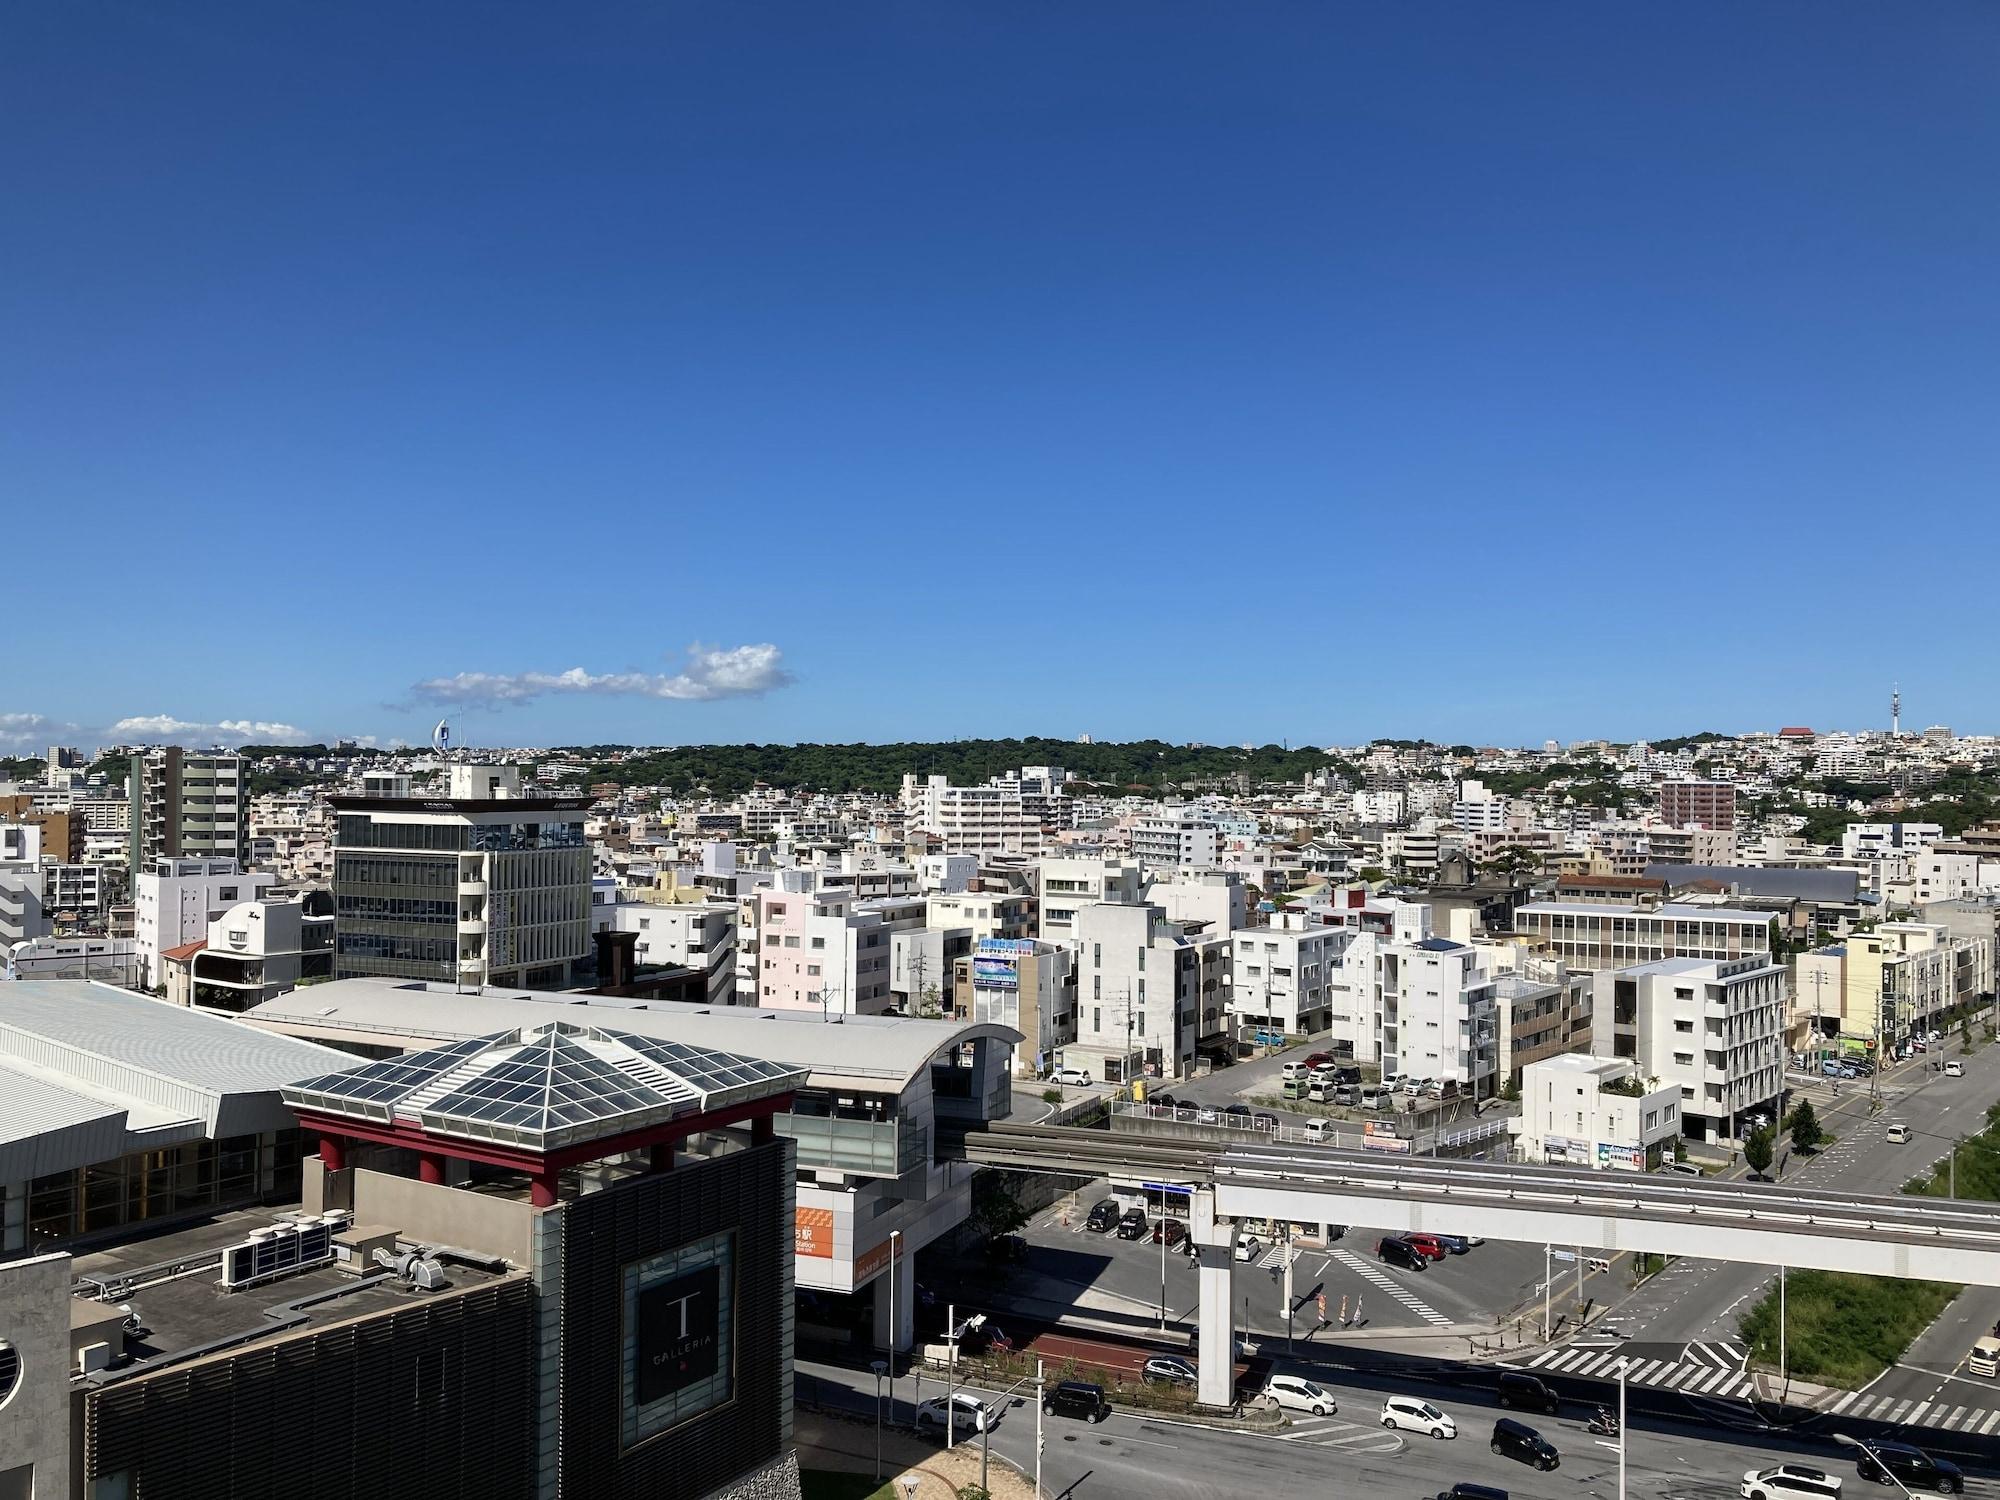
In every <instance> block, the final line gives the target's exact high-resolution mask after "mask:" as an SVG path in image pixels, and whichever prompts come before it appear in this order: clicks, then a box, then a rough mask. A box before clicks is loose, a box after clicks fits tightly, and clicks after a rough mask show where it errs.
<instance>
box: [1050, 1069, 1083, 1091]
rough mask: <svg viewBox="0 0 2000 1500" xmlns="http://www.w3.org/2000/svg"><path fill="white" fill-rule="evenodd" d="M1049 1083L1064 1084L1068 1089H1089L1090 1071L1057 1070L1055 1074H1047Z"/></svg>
mask: <svg viewBox="0 0 2000 1500" xmlns="http://www.w3.org/2000/svg"><path fill="white" fill-rule="evenodd" d="M1049 1082H1051V1083H1060V1084H1066V1085H1068V1086H1069V1087H1070V1088H1079V1089H1087V1088H1089V1087H1090V1069H1088V1068H1057V1069H1056V1070H1055V1072H1053V1073H1051V1074H1049Z"/></svg>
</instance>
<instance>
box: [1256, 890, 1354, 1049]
mask: <svg viewBox="0 0 2000 1500" xmlns="http://www.w3.org/2000/svg"><path fill="white" fill-rule="evenodd" d="M1229 940H1230V943H1231V945H1232V947H1233V949H1234V952H1233V953H1232V954H1231V956H1230V974H1229V1022H1230V1027H1231V1030H1232V1031H1233V1033H1234V1035H1235V1039H1236V1041H1237V1043H1238V1045H1239V1046H1250V1047H1255V1046H1257V1045H1258V1042H1259V1038H1260V1037H1268V1036H1270V1035H1272V1034H1274V1033H1276V1034H1282V1035H1283V1036H1286V1037H1302V1036H1306V1035H1309V1034H1314V1033H1318V1032H1322V1031H1326V1030H1328V1029H1329V1027H1330V1026H1331V1025H1332V1014H1333V994H1334V988H1333V983H1332V978H1333V966H1334V962H1335V960H1336V959H1337V958H1338V957H1339V956H1340V955H1341V954H1342V953H1343V952H1344V951H1345V950H1346V948H1347V945H1348V942H1349V935H1348V934H1346V933H1343V932H1340V931H1338V930H1336V929H1334V928H1331V927H1325V926H1321V925H1318V924H1308V923H1307V921H1306V920H1305V919H1304V918H1303V917H1300V916H1297V915H1293V914H1289V913H1287V914H1284V915H1283V916H1282V917H1281V924H1280V925H1276V926H1271V927H1249V928H1243V929H1240V930H1237V931H1233V932H1231V933H1230V935H1229Z"/></svg>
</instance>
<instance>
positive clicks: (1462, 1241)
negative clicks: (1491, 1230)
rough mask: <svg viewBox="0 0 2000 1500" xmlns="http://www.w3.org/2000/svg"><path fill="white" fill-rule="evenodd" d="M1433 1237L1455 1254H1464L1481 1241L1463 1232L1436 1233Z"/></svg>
mask: <svg viewBox="0 0 2000 1500" xmlns="http://www.w3.org/2000/svg"><path fill="white" fill-rule="evenodd" d="M1431 1238H1432V1239H1434V1240H1436V1241H1437V1242H1438V1243H1439V1244H1440V1245H1442V1246H1444V1247H1445V1249H1447V1250H1449V1251H1450V1252H1451V1253H1452V1254H1453V1255H1463V1254H1465V1252H1466V1251H1468V1250H1470V1249H1471V1248H1472V1247H1473V1246H1474V1245H1476V1244H1478V1243H1479V1241H1477V1240H1476V1239H1473V1238H1472V1237H1471V1236H1470V1235H1463V1234H1434V1235H1432V1236H1431Z"/></svg>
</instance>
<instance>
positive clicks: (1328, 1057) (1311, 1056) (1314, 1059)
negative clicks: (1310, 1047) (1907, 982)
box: [1306, 1052, 1334, 1068]
mask: <svg viewBox="0 0 2000 1500" xmlns="http://www.w3.org/2000/svg"><path fill="white" fill-rule="evenodd" d="M1333 1060H1334V1058H1333V1054H1332V1053H1331V1052H1309V1053H1307V1054H1306V1066H1307V1067H1309V1068H1317V1067H1318V1066H1319V1065H1320V1064H1321V1063H1330V1062H1332V1061H1333Z"/></svg>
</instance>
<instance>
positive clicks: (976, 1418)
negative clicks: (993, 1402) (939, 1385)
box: [917, 1391, 993, 1432]
mask: <svg viewBox="0 0 2000 1500" xmlns="http://www.w3.org/2000/svg"><path fill="white" fill-rule="evenodd" d="M947 1406H951V1407H955V1408H957V1412H956V1415H955V1418H954V1420H953V1424H952V1425H953V1426H954V1427H955V1428H956V1429H957V1430H958V1431H960V1432H984V1431H985V1430H986V1424H987V1422H988V1421H990V1420H991V1419H992V1415H993V1408H992V1407H990V1406H988V1405H987V1404H986V1403H985V1402H984V1401H982V1400H980V1399H979V1397H977V1396H975V1395H973V1394H972V1393H971V1392H970V1391H959V1392H958V1393H957V1394H956V1395H954V1396H953V1397H952V1398H951V1399H950V1401H949V1402H947V1401H946V1400H945V1398H944V1397H943V1396H933V1397H932V1398H931V1399H930V1400H928V1401H925V1402H922V1403H921V1404H919V1405H918V1407H917V1430H918V1431H919V1432H921V1431H923V1429H924V1428H926V1427H935V1428H936V1429H937V1430H938V1431H939V1432H943V1431H944V1424H945V1410H946V1407H947Z"/></svg>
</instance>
